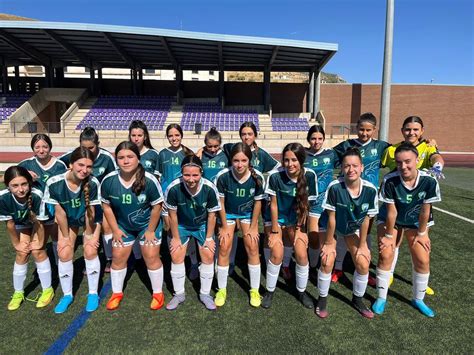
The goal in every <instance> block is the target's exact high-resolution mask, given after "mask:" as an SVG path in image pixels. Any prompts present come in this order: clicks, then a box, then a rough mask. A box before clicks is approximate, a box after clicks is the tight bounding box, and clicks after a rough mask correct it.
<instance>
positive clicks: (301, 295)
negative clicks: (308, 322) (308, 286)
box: [298, 291, 314, 309]
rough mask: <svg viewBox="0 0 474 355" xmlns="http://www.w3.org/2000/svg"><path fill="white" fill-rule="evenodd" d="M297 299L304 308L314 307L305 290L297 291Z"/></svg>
mask: <svg viewBox="0 0 474 355" xmlns="http://www.w3.org/2000/svg"><path fill="white" fill-rule="evenodd" d="M298 299H299V300H300V302H301V304H302V305H303V306H305V308H308V309H312V308H313V307H314V303H313V300H312V299H311V297H309V295H308V294H307V293H306V292H304V291H303V292H298Z"/></svg>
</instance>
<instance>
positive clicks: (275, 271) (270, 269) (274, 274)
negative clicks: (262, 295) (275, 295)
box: [266, 260, 281, 292]
mask: <svg viewBox="0 0 474 355" xmlns="http://www.w3.org/2000/svg"><path fill="white" fill-rule="evenodd" d="M280 268H281V263H280V264H278V265H274V264H273V263H272V261H271V260H268V264H267V282H266V288H267V291H270V292H273V291H275V288H276V284H277V281H278V275H279V274H280Z"/></svg>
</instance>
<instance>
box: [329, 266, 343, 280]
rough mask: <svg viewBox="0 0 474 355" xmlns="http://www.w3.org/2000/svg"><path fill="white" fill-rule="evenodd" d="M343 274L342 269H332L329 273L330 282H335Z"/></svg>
mask: <svg viewBox="0 0 474 355" xmlns="http://www.w3.org/2000/svg"><path fill="white" fill-rule="evenodd" d="M343 276H344V273H343V272H342V270H338V269H334V270H333V272H332V274H331V282H334V283H337V282H338V281H339V279H341V278H342V277H343Z"/></svg>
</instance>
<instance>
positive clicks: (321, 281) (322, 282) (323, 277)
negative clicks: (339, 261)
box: [318, 269, 331, 297]
mask: <svg viewBox="0 0 474 355" xmlns="http://www.w3.org/2000/svg"><path fill="white" fill-rule="evenodd" d="M329 286H331V273H329V274H326V273H324V272H322V271H321V269H319V270H318V290H319V297H327V296H328V294H329Z"/></svg>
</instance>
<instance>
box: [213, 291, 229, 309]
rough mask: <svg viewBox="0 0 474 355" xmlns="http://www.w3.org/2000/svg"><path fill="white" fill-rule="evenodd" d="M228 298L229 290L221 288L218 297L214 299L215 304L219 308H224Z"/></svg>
mask: <svg viewBox="0 0 474 355" xmlns="http://www.w3.org/2000/svg"><path fill="white" fill-rule="evenodd" d="M226 298H227V289H225V288H221V289H219V291H217V293H216V297H215V298H214V303H215V304H216V306H217V307H222V306H223V305H224V304H225V300H226Z"/></svg>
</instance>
